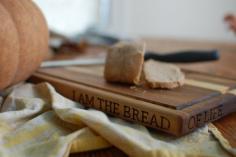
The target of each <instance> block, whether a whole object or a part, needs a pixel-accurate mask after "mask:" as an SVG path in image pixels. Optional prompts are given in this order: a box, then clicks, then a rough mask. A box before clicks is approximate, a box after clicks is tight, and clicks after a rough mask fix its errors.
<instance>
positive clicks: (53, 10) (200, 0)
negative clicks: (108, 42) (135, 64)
mask: <svg viewBox="0 0 236 157" xmlns="http://www.w3.org/2000/svg"><path fill="white" fill-rule="evenodd" d="M34 1H35V2H37V3H38V4H39V5H40V7H41V8H42V9H43V11H44V13H45V14H46V16H47V19H48V23H49V25H50V26H51V27H52V28H54V29H56V30H59V31H62V32H65V33H69V34H73V33H75V32H76V31H83V30H85V29H86V27H88V26H90V25H93V24H97V23H98V19H99V16H98V8H99V7H98V5H99V1H100V2H101V0H34ZM111 2H112V3H111V13H110V22H109V25H108V26H107V27H105V28H104V31H108V32H111V33H113V34H118V35H124V36H131V37H133V36H134V37H137V36H151V37H165V38H184V39H195V40H201V39H203V40H215V41H231V42H236V35H235V34H234V33H232V32H230V31H229V30H228V28H227V26H226V24H225V23H224V21H223V17H224V15H225V14H226V13H229V12H233V13H235V14H236V0H111Z"/></svg>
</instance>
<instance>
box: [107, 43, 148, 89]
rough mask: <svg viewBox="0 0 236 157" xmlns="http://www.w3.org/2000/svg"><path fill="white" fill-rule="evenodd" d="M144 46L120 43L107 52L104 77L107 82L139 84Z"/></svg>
mask: <svg viewBox="0 0 236 157" xmlns="http://www.w3.org/2000/svg"><path fill="white" fill-rule="evenodd" d="M144 52H145V45H144V44H142V43H137V42H136V43H134V42H132V43H131V42H120V43H118V44H116V45H114V46H113V47H111V48H110V49H109V50H108V54H107V58H106V64H105V70H104V77H105V79H106V80H107V81H109V82H121V83H128V84H139V81H140V76H141V72H142V67H143V62H144Z"/></svg>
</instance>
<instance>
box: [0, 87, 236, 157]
mask: <svg viewBox="0 0 236 157" xmlns="http://www.w3.org/2000/svg"><path fill="white" fill-rule="evenodd" d="M0 102H1V113H0V156H1V157H9V156H18V157H28V156H34V157H43V156H44V157H47V156H48V157H49V156H50V157H67V156H69V154H70V153H78V152H85V151H92V150H97V149H104V148H108V147H111V146H115V147H117V148H119V149H120V150H122V151H123V152H125V153H126V154H127V155H128V156H134V157H145V156H147V157H149V156H150V157H159V156H162V157H172V156H173V157H224V156H225V157H228V156H236V151H235V149H233V148H232V147H231V146H230V145H229V144H228V143H227V140H226V139H224V138H223V136H222V135H221V134H220V132H219V131H218V130H217V129H216V128H215V127H214V126H213V124H210V125H209V127H208V126H205V127H203V128H199V129H198V130H196V131H195V132H193V133H191V134H188V135H186V136H183V137H181V138H176V137H173V136H169V135H167V134H163V133H160V132H158V131H154V130H148V129H147V128H145V127H144V126H141V125H137V124H134V123H129V122H126V121H123V120H121V119H118V118H112V117H108V116H107V115H106V114H104V113H103V112H101V111H97V110H93V109H89V110H86V109H84V108H83V106H82V105H81V104H79V103H76V102H73V101H71V100H69V99H67V98H65V97H63V96H61V95H60V94H59V93H57V92H56V91H55V89H54V88H53V87H52V86H51V85H50V84H48V83H41V84H38V85H32V84H25V85H21V86H19V87H16V88H14V89H13V91H12V92H11V93H10V94H9V95H8V96H7V97H6V98H5V99H3V100H2V101H0Z"/></svg>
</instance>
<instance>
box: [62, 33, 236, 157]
mask: <svg viewBox="0 0 236 157" xmlns="http://www.w3.org/2000/svg"><path fill="white" fill-rule="evenodd" d="M144 40H145V41H146V43H147V49H149V50H153V51H157V52H159V53H160V52H163V53H164V52H173V51H178V50H190V49H218V50H219V51H220V55H221V56H220V57H221V58H220V60H219V61H213V62H204V63H191V64H179V66H181V68H184V69H187V70H190V71H197V72H200V73H207V74H210V75H217V76H222V77H226V78H229V79H232V80H235V82H236V43H235V44H234V43H222V42H218V43H217V42H205V41H204V42H203V41H180V40H171V39H150V38H147V39H144ZM91 50H92V51H94V50H95V49H91ZM91 50H89V51H91ZM95 51H96V50H95ZM64 57H65V56H64ZM235 105H236V102H235ZM214 124H215V125H216V127H217V128H218V129H219V130H220V131H221V133H222V134H223V136H224V137H225V138H226V139H227V140H228V141H229V142H230V144H231V146H232V147H234V148H236V112H234V113H232V114H230V115H228V116H226V117H224V118H222V119H220V120H217V121H215V122H214ZM100 156H103V157H118V156H119V157H125V156H126V154H124V153H123V152H122V151H120V150H118V149H117V148H115V147H112V148H108V149H104V150H97V151H92V152H85V153H78V154H71V155H70V157H100Z"/></svg>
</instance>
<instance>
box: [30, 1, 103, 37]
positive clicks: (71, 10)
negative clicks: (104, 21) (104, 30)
mask: <svg viewBox="0 0 236 157" xmlns="http://www.w3.org/2000/svg"><path fill="white" fill-rule="evenodd" d="M34 2H35V3H37V4H38V6H39V7H40V8H41V9H42V11H43V13H44V15H45V16H46V19H47V21H48V25H49V27H50V28H51V29H53V30H54V31H57V32H59V33H64V34H67V35H69V36H70V35H73V34H75V33H78V32H82V31H85V30H86V29H87V27H89V26H91V25H94V24H96V23H97V22H98V21H97V20H98V19H99V17H98V12H99V10H98V5H99V0H34Z"/></svg>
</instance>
